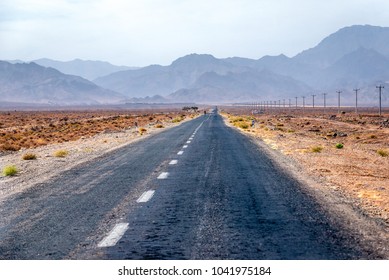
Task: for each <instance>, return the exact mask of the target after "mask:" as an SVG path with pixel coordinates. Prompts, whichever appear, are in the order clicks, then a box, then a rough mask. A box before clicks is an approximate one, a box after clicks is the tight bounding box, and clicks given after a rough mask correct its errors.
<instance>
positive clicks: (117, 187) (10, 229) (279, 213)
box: [0, 111, 371, 260]
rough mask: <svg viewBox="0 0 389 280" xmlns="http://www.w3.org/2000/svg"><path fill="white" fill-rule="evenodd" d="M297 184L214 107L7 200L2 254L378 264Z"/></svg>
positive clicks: (0, 230) (0, 233) (0, 231)
mask: <svg viewBox="0 0 389 280" xmlns="http://www.w3.org/2000/svg"><path fill="white" fill-rule="evenodd" d="M194 132H196V133H195V135H194V136H193V133H194ZM192 136H193V137H192ZM189 138H193V139H191V140H188V139H189ZM187 141H190V143H187ZM184 145H187V146H188V147H186V148H184V147H183V146H184ZM179 151H183V154H182V155H178V154H177V153H178V152H179ZM172 160H177V164H169V162H171V161H172ZM162 172H168V176H167V178H165V179H157V178H158V176H159V175H160V174H161V173H162ZM299 184H300V183H299V182H298V181H296V180H295V179H294V178H292V177H291V176H290V175H288V173H287V172H285V171H284V170H282V169H281V168H279V167H278V166H277V165H276V164H275V163H274V162H273V160H272V159H270V158H269V157H268V156H267V155H266V153H264V152H263V151H262V150H261V148H259V147H258V146H257V145H256V144H255V143H254V142H253V141H252V140H251V139H250V138H248V137H246V136H244V135H242V134H240V133H239V132H238V131H237V130H235V129H233V128H230V127H228V126H226V125H225V124H224V122H223V120H222V117H221V116H220V115H219V114H218V113H217V112H216V111H215V112H214V113H212V114H207V115H204V116H202V117H199V118H197V119H194V120H192V121H189V122H186V123H183V124H181V125H180V126H177V127H174V128H171V129H169V130H166V131H163V132H161V133H159V134H157V135H153V136H151V137H149V138H146V139H144V140H141V141H138V142H136V143H132V144H130V145H128V146H126V147H123V148H121V149H119V150H116V151H114V152H112V153H110V154H107V155H105V156H103V157H100V158H98V159H97V160H94V161H93V162H90V163H84V164H81V165H79V166H77V167H76V168H73V169H71V170H69V171H65V172H63V173H62V174H61V175H60V176H57V177H55V178H52V179H50V180H49V181H47V182H45V183H43V184H39V185H36V186H35V187H33V188H31V189H29V190H28V191H26V192H24V193H21V194H17V195H14V196H13V197H10V198H8V199H7V200H6V201H4V202H2V204H1V205H0V212H1V218H0V259H138V260H143V259H159V260H161V259H364V258H369V256H370V258H371V255H369V254H371V252H370V253H369V252H365V251H363V250H362V249H361V248H359V247H358V246H357V243H356V242H354V237H353V236H351V235H349V234H348V233H347V232H345V231H343V230H341V229H338V228H336V227H335V226H333V225H331V223H330V221H329V219H328V218H327V215H326V214H325V213H324V212H323V209H322V208H321V207H319V206H318V204H317V203H316V202H315V201H314V199H312V197H311V196H309V195H307V194H306V193H305V192H304V190H303V188H301V186H300V185H299ZM149 190H153V191H155V193H154V195H153V196H152V197H151V199H150V200H148V201H147V202H142V203H138V202H137V199H138V198H139V197H140V196H141V195H142V194H143V193H144V192H146V191H149ZM118 223H126V224H128V229H127V230H126V231H125V232H124V233H123V235H122V236H120V238H119V240H118V242H117V243H115V244H112V245H111V246H109V247H99V246H98V244H99V242H100V241H101V240H102V239H103V238H104V237H106V236H107V235H108V234H109V233H110V231H111V230H112V228H113V227H114V226H115V225H116V224H118Z"/></svg>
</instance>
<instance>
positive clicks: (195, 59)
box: [171, 53, 218, 66]
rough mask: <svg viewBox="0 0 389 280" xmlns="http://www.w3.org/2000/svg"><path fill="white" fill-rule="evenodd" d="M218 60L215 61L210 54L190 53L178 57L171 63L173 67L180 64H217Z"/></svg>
mask: <svg viewBox="0 0 389 280" xmlns="http://www.w3.org/2000/svg"><path fill="white" fill-rule="evenodd" d="M217 61H218V59H216V58H215V57H214V56H213V55H210V54H197V53H192V54H188V55H185V56H183V57H180V58H178V59H176V60H175V61H173V62H172V64H171V65H172V66H175V65H181V64H188V63H210V62H217Z"/></svg>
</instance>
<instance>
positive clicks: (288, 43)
mask: <svg viewBox="0 0 389 280" xmlns="http://www.w3.org/2000/svg"><path fill="white" fill-rule="evenodd" d="M355 24H371V25H379V26H389V2H388V1H387V0H364V1H363V0H342V1H341V0H325V1H323V0H0V59H21V60H27V61H28V60H33V59H38V58H43V57H46V58H51V59H56V60H62V61H66V60H72V59H74V58H81V59H90V60H103V61H109V62H111V63H113V64H118V65H128V66H146V65H149V64H162V65H168V64H170V63H171V62H172V61H173V60H175V59H176V58H178V57H181V56H184V55H186V54H190V53H207V54H212V55H214V56H215V57H218V58H225V57H232V56H240V57H248V58H255V59H258V58H260V57H262V56H264V55H278V54H281V53H283V54H285V55H287V56H294V55H296V54H297V53H299V52H301V51H303V50H304V49H307V48H311V47H314V46H315V45H317V44H318V43H319V42H320V41H321V40H322V39H323V38H324V37H326V36H328V35H329V34H331V33H334V32H336V31H337V30H338V29H340V28H342V27H345V26H350V25H355Z"/></svg>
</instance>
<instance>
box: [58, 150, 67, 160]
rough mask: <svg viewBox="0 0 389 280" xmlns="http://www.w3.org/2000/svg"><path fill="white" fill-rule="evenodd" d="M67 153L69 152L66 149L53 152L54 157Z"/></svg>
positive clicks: (63, 155)
mask: <svg viewBox="0 0 389 280" xmlns="http://www.w3.org/2000/svg"><path fill="white" fill-rule="evenodd" d="M68 154H69V152H68V151H67V150H58V151H55V152H54V156H55V157H61V158H63V157H66V156H67V155H68Z"/></svg>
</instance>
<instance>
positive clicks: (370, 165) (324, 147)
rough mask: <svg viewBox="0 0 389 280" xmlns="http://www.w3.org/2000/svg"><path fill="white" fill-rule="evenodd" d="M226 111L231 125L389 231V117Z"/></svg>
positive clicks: (225, 114) (350, 114) (234, 109)
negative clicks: (288, 158) (258, 140)
mask: <svg viewBox="0 0 389 280" xmlns="http://www.w3.org/2000/svg"><path fill="white" fill-rule="evenodd" d="M223 111H224V113H223V115H224V116H225V118H226V121H227V122H229V123H230V124H231V125H234V126H236V127H238V128H239V129H241V130H242V132H243V133H248V134H250V135H252V136H254V137H256V138H259V139H261V140H262V141H263V142H264V143H266V144H267V145H268V146H270V147H271V148H272V149H274V150H278V151H279V152H280V153H282V154H283V155H285V156H287V157H290V158H292V159H294V160H295V161H296V162H297V163H298V164H300V165H301V166H302V170H304V173H305V172H306V174H307V175H309V176H311V177H313V178H314V179H315V181H318V182H320V184H321V185H323V186H325V187H326V188H329V189H330V190H332V191H335V192H336V193H337V194H338V195H339V196H343V197H344V198H345V199H346V200H348V201H350V203H352V204H353V206H354V207H355V208H357V209H358V210H360V211H362V212H363V214H365V215H367V216H369V217H371V218H372V219H374V220H375V221H377V222H379V223H380V224H383V225H385V226H387V227H388V226H389V114H387V113H386V114H384V115H382V116H378V115H373V114H363V113H362V114H358V115H357V114H354V113H350V112H348V113H345V114H336V112H333V113H326V114H324V113H321V114H320V113H317V112H310V113H309V112H305V113H304V114H303V113H301V112H299V111H292V110H291V111H289V112H288V111H285V112H279V113H275V112H272V114H255V115H253V114H251V113H250V112H249V111H248V110H246V111H245V110H243V109H239V108H224V110H223ZM253 119H254V121H255V125H254V127H251V124H252V120H253ZM337 144H342V145H343V148H340V147H341V146H340V145H338V148H337V147H336V146H337Z"/></svg>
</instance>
